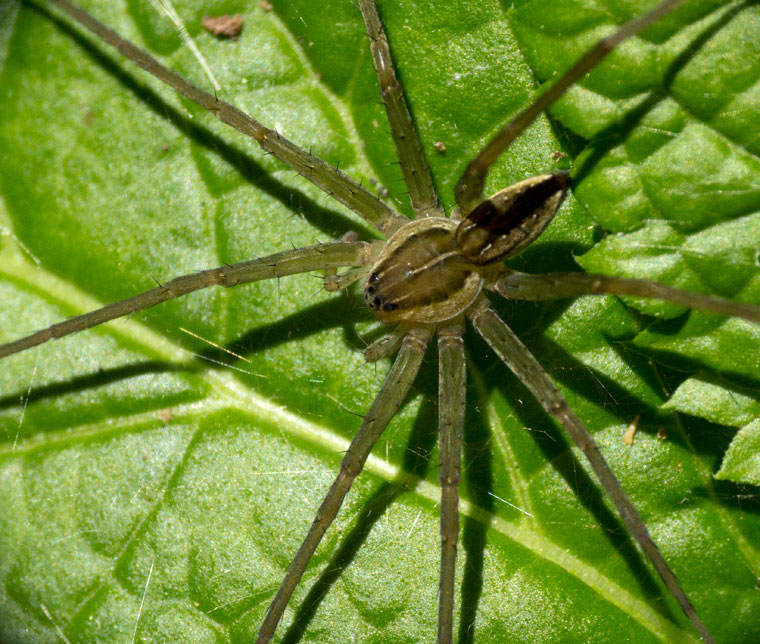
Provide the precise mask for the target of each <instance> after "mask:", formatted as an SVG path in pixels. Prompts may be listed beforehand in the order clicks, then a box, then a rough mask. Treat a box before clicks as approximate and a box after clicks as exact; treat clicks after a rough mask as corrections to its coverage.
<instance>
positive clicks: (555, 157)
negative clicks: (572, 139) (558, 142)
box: [552, 150, 567, 161]
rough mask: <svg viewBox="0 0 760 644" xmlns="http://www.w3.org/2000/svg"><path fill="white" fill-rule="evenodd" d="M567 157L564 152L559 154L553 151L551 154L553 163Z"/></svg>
mask: <svg viewBox="0 0 760 644" xmlns="http://www.w3.org/2000/svg"><path fill="white" fill-rule="evenodd" d="M566 156H567V155H566V154H565V153H564V152H560V151H559V150H555V151H554V152H552V159H554V160H555V161H559V160H560V159H564V158H565V157H566Z"/></svg>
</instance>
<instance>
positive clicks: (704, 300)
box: [489, 271, 760, 322]
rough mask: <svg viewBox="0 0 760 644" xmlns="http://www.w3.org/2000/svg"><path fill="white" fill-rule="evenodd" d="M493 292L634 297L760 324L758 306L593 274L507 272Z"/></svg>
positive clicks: (517, 296) (521, 296)
mask: <svg viewBox="0 0 760 644" xmlns="http://www.w3.org/2000/svg"><path fill="white" fill-rule="evenodd" d="M489 288H491V289H492V290H494V291H496V292H497V293H499V294H500V295H502V296H504V297H506V298H508V299H513V300H558V299H564V298H569V297H577V296H579V295H605V294H608V293H609V294H612V295H634V296H637V297H648V298H656V299H660V300H667V301H668V302H675V303H676V304H682V305H683V306H686V307H689V308H691V309H699V310H700V311H708V312H709V313H718V314H719V315H725V316H727V317H740V318H744V319H745V320H750V321H751V322H760V307H758V306H755V305H753V304H743V303H741V302H734V301H732V300H727V299H725V298H722V297H715V296H714V295H705V294H704V293H694V292H692V291H682V290H681V289H677V288H673V287H672V286H664V285H662V284H657V283H656V282H649V281H647V280H637V279H629V278H625V277H611V276H608V275H595V274H593V273H591V274H589V273H543V274H540V275H530V274H528V273H519V272H517V271H508V272H507V273H506V274H505V275H503V276H502V277H500V278H498V279H497V280H496V281H495V282H494V283H493V285H492V286H489Z"/></svg>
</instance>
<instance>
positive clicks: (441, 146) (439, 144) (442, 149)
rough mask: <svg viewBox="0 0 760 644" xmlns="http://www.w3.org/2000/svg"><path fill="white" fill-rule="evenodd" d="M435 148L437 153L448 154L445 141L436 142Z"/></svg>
mask: <svg viewBox="0 0 760 644" xmlns="http://www.w3.org/2000/svg"><path fill="white" fill-rule="evenodd" d="M433 147H434V148H435V151H436V152H440V153H441V154H443V153H444V152H446V144H445V143H444V142H443V141H436V142H435V143H433Z"/></svg>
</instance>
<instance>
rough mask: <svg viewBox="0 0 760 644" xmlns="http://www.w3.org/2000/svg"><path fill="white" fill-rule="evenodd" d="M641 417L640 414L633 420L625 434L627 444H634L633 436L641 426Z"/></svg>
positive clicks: (624, 438) (624, 439) (624, 440)
mask: <svg viewBox="0 0 760 644" xmlns="http://www.w3.org/2000/svg"><path fill="white" fill-rule="evenodd" d="M639 418H640V417H639V416H636V418H634V419H633V420H632V421H631V424H630V425H628V429H626V430H625V434H623V442H624V443H625V444H626V445H633V437H634V435H635V434H636V430H637V429H638V428H639Z"/></svg>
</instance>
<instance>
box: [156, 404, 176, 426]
mask: <svg viewBox="0 0 760 644" xmlns="http://www.w3.org/2000/svg"><path fill="white" fill-rule="evenodd" d="M173 414H174V409H172V408H171V407H169V409H162V410H161V411H159V412H158V413H157V414H156V416H158V420H160V421H161V422H162V423H168V422H169V421H170V420H171V419H172V415H173Z"/></svg>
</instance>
